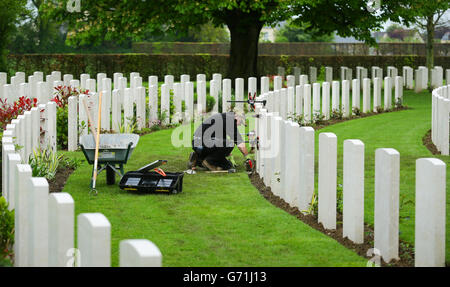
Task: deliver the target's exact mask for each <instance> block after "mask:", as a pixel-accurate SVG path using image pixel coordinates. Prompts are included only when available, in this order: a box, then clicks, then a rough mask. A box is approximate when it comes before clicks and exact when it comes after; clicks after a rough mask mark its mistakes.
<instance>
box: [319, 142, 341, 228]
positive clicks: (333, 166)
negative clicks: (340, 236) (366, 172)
mask: <svg viewBox="0 0 450 287" xmlns="http://www.w3.org/2000/svg"><path fill="white" fill-rule="evenodd" d="M318 176H319V181H318V189H319V191H318V197H319V204H318V212H319V215H318V222H320V223H322V224H323V227H324V228H326V229H336V186H337V181H336V177H337V137H336V135H335V134H333V133H321V134H319V175H318Z"/></svg>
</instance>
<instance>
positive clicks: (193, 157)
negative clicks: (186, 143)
mask: <svg viewBox="0 0 450 287" xmlns="http://www.w3.org/2000/svg"><path fill="white" fill-rule="evenodd" d="M197 160H198V155H197V153H196V152H195V151H193V152H191V154H190V155H189V162H188V164H187V168H188V169H191V168H193V167H196V166H197Z"/></svg>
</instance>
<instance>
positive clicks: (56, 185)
mask: <svg viewBox="0 0 450 287" xmlns="http://www.w3.org/2000/svg"><path fill="white" fill-rule="evenodd" d="M74 170H75V169H73V168H67V167H64V168H59V169H58V171H57V172H56V175H55V178H54V179H52V180H50V181H49V182H48V188H49V191H50V192H61V191H62V190H63V188H64V186H65V185H66V181H67V179H68V178H69V176H70V175H71V174H72V172H74Z"/></svg>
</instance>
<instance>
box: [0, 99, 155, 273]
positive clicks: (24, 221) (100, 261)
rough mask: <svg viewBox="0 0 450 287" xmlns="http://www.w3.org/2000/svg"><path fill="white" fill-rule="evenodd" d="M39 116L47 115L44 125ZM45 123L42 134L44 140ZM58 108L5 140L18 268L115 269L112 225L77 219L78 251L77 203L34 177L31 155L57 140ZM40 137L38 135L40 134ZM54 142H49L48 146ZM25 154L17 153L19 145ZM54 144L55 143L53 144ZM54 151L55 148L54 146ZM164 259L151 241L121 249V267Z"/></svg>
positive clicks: (47, 109)
mask: <svg viewBox="0 0 450 287" xmlns="http://www.w3.org/2000/svg"><path fill="white" fill-rule="evenodd" d="M40 114H43V115H45V117H43V118H42V119H43V120H42V121H41V118H40ZM41 122H44V125H43V130H44V133H43V135H41V133H39V130H40V129H41V126H40V125H41ZM55 123H56V104H55V103H54V102H49V103H47V104H45V105H39V107H38V108H33V109H32V110H31V111H28V112H25V113H24V115H20V116H19V118H18V119H16V120H13V122H12V123H11V124H9V125H8V127H7V128H6V130H5V131H4V133H3V137H2V195H3V196H4V197H5V199H6V201H7V202H8V208H9V209H10V210H14V216H15V218H14V230H15V232H14V242H15V243H14V265H15V266H19V267H25V266H35V267H37V266H39V267H46V266H54V267H64V266H67V267H71V266H104V267H106V266H111V259H110V257H111V243H110V241H111V239H110V237H111V225H110V223H109V221H108V219H106V217H105V216H104V215H103V214H101V213H82V214H79V215H78V220H77V222H78V227H77V228H78V232H77V236H78V239H77V243H78V245H77V249H75V245H74V230H75V229H74V228H75V220H74V214H75V213H74V201H73V198H72V197H71V196H70V194H68V193H63V192H62V193H51V194H50V193H49V185H48V182H47V180H46V179H45V178H40V177H32V168H31V166H30V165H29V164H27V162H28V155H29V154H30V153H31V152H32V151H33V150H34V149H38V148H40V145H39V141H40V139H41V138H44V139H45V143H49V141H48V140H49V139H48V138H49V137H54V139H56V137H55V136H54V134H51V133H49V130H52V131H54V130H55V127H56V126H55ZM36 131H37V132H36ZM50 142H51V141H50ZM20 144H23V148H21V149H17V145H20ZM49 144H51V143H49ZM51 145H53V146H54V147H56V142H54V143H53V144H51ZM161 264H162V255H161V252H160V251H159V249H158V248H157V247H156V246H155V245H154V244H153V243H152V242H150V241H149V240H145V239H136V240H124V241H122V242H121V243H120V266H137V267H139V266H146V267H150V266H161Z"/></svg>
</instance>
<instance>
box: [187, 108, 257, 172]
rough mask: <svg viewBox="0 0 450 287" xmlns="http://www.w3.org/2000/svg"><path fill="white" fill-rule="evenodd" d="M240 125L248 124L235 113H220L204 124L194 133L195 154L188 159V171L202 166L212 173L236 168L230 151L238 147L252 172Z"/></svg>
mask: <svg viewBox="0 0 450 287" xmlns="http://www.w3.org/2000/svg"><path fill="white" fill-rule="evenodd" d="M239 125H245V117H244V115H241V114H237V113H234V112H228V113H217V114H214V115H212V116H211V117H209V118H207V119H206V120H205V121H203V123H202V124H201V125H200V126H199V127H198V128H197V129H196V130H195V132H194V138H193V140H192V149H193V150H194V151H193V152H192V153H191V154H190V156H189V163H188V168H191V169H195V167H196V166H200V167H204V168H207V169H209V170H211V171H219V170H228V169H231V168H233V167H234V165H235V162H234V160H233V157H232V156H231V152H232V151H233V149H234V146H235V145H236V146H237V147H238V149H239V151H240V152H241V153H242V154H243V155H244V157H245V158H246V161H245V164H246V168H247V170H251V169H252V168H253V162H252V161H251V159H250V157H249V154H248V151H247V148H246V147H245V142H244V140H243V139H242V136H241V134H240V133H239V131H238V126H239Z"/></svg>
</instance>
